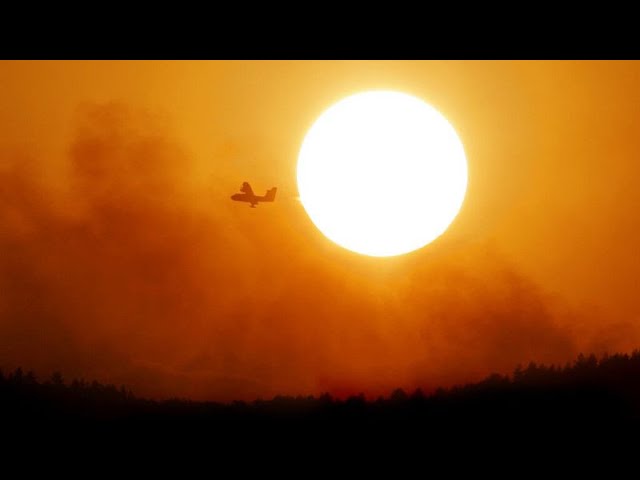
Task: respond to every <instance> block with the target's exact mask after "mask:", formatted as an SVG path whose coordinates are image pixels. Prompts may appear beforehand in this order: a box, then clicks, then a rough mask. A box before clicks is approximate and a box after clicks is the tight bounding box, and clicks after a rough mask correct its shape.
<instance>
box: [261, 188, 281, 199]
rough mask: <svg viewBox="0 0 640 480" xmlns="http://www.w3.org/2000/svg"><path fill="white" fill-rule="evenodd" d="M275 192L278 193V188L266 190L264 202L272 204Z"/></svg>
mask: <svg viewBox="0 0 640 480" xmlns="http://www.w3.org/2000/svg"><path fill="white" fill-rule="evenodd" d="M276 191H278V187H273V188H272V189H271V190H267V193H266V194H265V196H264V201H265V202H273V201H274V200H275V199H276Z"/></svg>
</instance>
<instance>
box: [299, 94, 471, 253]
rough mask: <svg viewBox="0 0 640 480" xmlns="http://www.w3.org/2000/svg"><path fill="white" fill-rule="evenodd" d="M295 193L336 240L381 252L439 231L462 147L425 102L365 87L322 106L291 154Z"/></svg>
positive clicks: (457, 194)
mask: <svg viewBox="0 0 640 480" xmlns="http://www.w3.org/2000/svg"><path fill="white" fill-rule="evenodd" d="M297 176H298V190H299V192H300V200H301V202H302V204H303V206H304V208H305V210H306V211H307V213H308V215H309V217H310V218H311V220H312V221H313V223H314V224H315V225H316V227H318V229H319V230H320V231H321V232H322V233H323V234H324V235H325V236H326V237H327V238H329V239H330V240H332V241H333V242H335V243H337V244H338V245H340V246H342V247H344V248H346V249H348V250H351V251H354V252H357V253H361V254H364V255H370V256H376V257H386V256H393V255H401V254H404V253H408V252H411V251H413V250H417V249H419V248H422V247H424V246H425V245H427V244H428V243H430V242H432V241H433V240H435V239H436V238H437V237H439V236H440V235H442V233H444V231H445V230H446V229H447V228H448V227H449V225H450V224H451V222H452V221H453V219H454V218H455V217H456V215H457V214H458V211H459V210H460V207H461V206H462V202H463V200H464V197H465V193H466V189H467V160H466V157H465V152H464V147H463V146H462V142H461V141H460V138H459V137H458V135H457V133H456V131H455V130H454V128H453V127H452V126H451V124H450V123H449V122H448V121H447V119H446V118H445V117H444V116H443V115H442V114H441V113H440V112H438V111H437V110H436V109H435V108H433V107H432V106H430V105H429V104H427V103H425V102H424V101H422V100H420V99H418V98H416V97H414V96H411V95H407V94H405V93H400V92H395V91H369V92H363V93H358V94H355V95H352V96H350V97H347V98H345V99H343V100H341V101H339V102H338V103H336V104H334V105H333V106H331V107H330V108H329V109H327V110H326V111H325V112H324V113H323V114H322V115H321V116H320V117H319V118H318V119H317V120H316V122H315V123H314V124H313V126H312V127H311V129H310V130H309V131H308V132H307V135H306V136H305V138H304V141H303V143H302V147H301V149H300V153H299V156H298V171H297Z"/></svg>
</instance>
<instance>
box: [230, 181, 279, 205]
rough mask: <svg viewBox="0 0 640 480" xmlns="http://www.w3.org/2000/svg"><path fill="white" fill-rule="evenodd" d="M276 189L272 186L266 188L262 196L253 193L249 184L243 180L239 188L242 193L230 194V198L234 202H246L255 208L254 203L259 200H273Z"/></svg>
mask: <svg viewBox="0 0 640 480" xmlns="http://www.w3.org/2000/svg"><path fill="white" fill-rule="evenodd" d="M277 190H278V188H277V187H273V188H272V189H270V190H267V193H266V194H264V195H263V196H260V195H255V194H254V193H253V189H252V188H251V185H249V182H244V183H243V184H242V187H241V188H240V191H241V192H242V193H235V194H233V195H231V200H235V201H236V202H248V203H249V204H250V205H249V206H250V207H251V208H256V205H257V204H258V203H259V202H273V201H274V200H275V198H276V191H277Z"/></svg>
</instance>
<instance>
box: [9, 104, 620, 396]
mask: <svg viewBox="0 0 640 480" xmlns="http://www.w3.org/2000/svg"><path fill="white" fill-rule="evenodd" d="M46 161H47V160H46V159H29V158H28V157H18V156H15V155H13V154H9V153H6V152H5V154H4V158H3V161H2V162H1V163H0V186H1V187H0V365H3V366H4V367H6V368H12V367H15V366H17V365H21V366H23V367H24V368H33V369H35V370H36V372H38V373H41V374H47V373H48V372H51V371H52V370H60V371H62V372H64V373H65V375H66V376H67V377H72V376H77V377H85V378H87V379H93V378H96V379H98V380H100V381H106V382H114V383H118V384H120V383H124V384H127V385H129V386H130V387H131V388H133V389H134V391H135V392H137V393H140V394H145V395H153V396H159V397H165V396H174V395H175V396H185V397H186V396H190V397H196V398H215V399H223V400H226V399H230V398H249V399H250V398H254V397H263V398H264V397H270V396H273V395H275V394H278V393H284V394H298V393H301V394H306V393H314V394H315V393H319V392H321V391H326V390H329V391H332V392H334V393H339V394H340V393H353V392H360V391H363V392H365V393H367V394H370V395H377V394H386V393H388V392H389V391H390V390H391V389H392V388H394V387H397V386H401V387H404V388H408V389H410V388H415V387H417V386H422V387H423V388H424V387H426V388H427V389H428V388H432V387H435V386H439V385H449V384H452V383H459V382H463V381H467V380H473V379H477V378H479V377H480V376H482V375H485V374H487V373H490V372H492V371H501V372H508V371H510V370H511V369H512V368H513V367H514V366H515V365H516V364H517V363H519V362H520V363H525V362H528V361H529V360H536V361H539V362H564V361H566V360H567V359H570V358H572V357H573V356H574V355H575V353H576V352H577V351H578V349H580V348H582V346H583V345H585V344H588V341H592V340H589V339H592V338H593V335H594V334H593V332H591V333H589V335H591V336H590V337H589V338H587V339H586V340H585V338H586V337H585V335H586V334H581V333H580V331H576V329H575V328H574V327H572V323H571V321H569V320H571V319H567V318H564V317H562V316H561V315H558V313H557V312H558V309H557V308H556V306H555V301H554V300H552V299H549V298H547V297H546V296H545V295H544V294H543V293H542V292H541V291H539V289H538V288H537V287H536V286H535V285H533V284H532V283H531V282H529V281H528V280H527V279H526V278H523V277H522V276H521V275H519V274H518V273H517V272H516V271H515V269H513V268H511V267H509V266H508V265H507V264H506V263H505V262H504V260H502V259H501V258H500V257H499V256H496V255H493V254H491V253H488V252H487V251H486V250H484V249H483V248H481V247H473V248H470V249H469V251H468V252H466V253H465V254H461V253H455V254H451V255H446V256H441V257H440V258H436V257H433V258H431V257H429V258H427V259H426V260H425V257H420V256H419V255H414V256H409V257H407V258H406V259H397V260H390V261H389V262H386V263H384V262H385V261H384V260H382V261H380V260H371V259H363V258H360V257H358V258H355V259H354V258H352V257H353V256H351V254H344V255H343V254H342V253H337V254H335V255H337V257H336V256H335V255H334V256H333V257H331V256H330V255H328V254H327V250H326V249H327V247H326V244H323V243H322V242H320V241H318V240H310V238H314V239H317V232H315V231H314V230H313V228H312V227H310V226H309V222H308V219H306V217H305V216H304V213H303V212H302V210H301V208H300V206H299V205H288V204H287V203H286V202H282V203H280V204H274V207H275V208H271V209H266V208H265V209H262V210H261V211H260V212H259V213H260V215H249V212H248V209H240V208H236V207H237V205H230V203H231V202H228V192H226V191H222V190H220V191H214V192H213V193H212V190H211V187H210V186H207V188H198V187H197V186H195V185H197V184H198V182H197V181H195V180H194V176H197V175H198V174H197V172H196V170H195V169H194V162H193V160H192V159H191V158H190V157H189V155H188V154H187V153H186V152H185V150H183V149H182V148H181V147H180V145H179V143H178V142H176V141H175V140H174V139H173V138H172V137H171V135H170V134H169V133H168V132H166V131H164V130H163V129H162V128H161V126H158V125H156V124H155V122H154V120H153V117H150V116H142V117H140V116H138V115H136V114H133V113H132V112H131V111H130V110H128V109H127V108H125V107H123V106H121V105H116V104H110V105H102V106H93V107H86V108H85V110H84V113H83V121H82V122H81V125H80V128H79V129H78V132H77V136H76V138H75V139H74V140H73V142H72V143H71V145H70V149H69V157H68V164H67V165H66V166H65V168H64V169H62V170H63V172H62V173H61V174H60V177H59V178H54V179H51V178H49V179H46V178H44V179H43V178H42V177H41V175H39V173H38V172H39V166H40V165H42V163H40V162H46ZM217 174H218V175H220V176H224V172H217ZM240 180H244V179H243V178H242V179H240ZM214 190H215V187H214ZM253 213H255V212H251V214H253ZM313 242H316V244H314V243H313ZM322 245H325V246H324V247H323V246H322ZM323 248H324V250H323ZM581 335H582V337H581ZM612 335H613V334H612ZM614 337H615V335H613V336H612V337H611V338H610V340H611V341H610V343H609V344H607V345H599V348H604V347H607V346H608V347H611V348H615V347H616V345H617V344H616V342H617V341H618V340H616V338H618V337H619V336H618V337H615V338H614ZM585 342H587V343H585ZM605 343H606V342H605Z"/></svg>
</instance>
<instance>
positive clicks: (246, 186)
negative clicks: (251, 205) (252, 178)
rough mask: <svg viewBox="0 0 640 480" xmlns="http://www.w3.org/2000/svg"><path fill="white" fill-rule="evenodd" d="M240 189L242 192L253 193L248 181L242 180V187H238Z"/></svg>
mask: <svg viewBox="0 0 640 480" xmlns="http://www.w3.org/2000/svg"><path fill="white" fill-rule="evenodd" d="M240 191H241V192H242V193H247V194H249V195H253V189H252V188H251V185H249V182H243V184H242V188H241V189H240Z"/></svg>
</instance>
